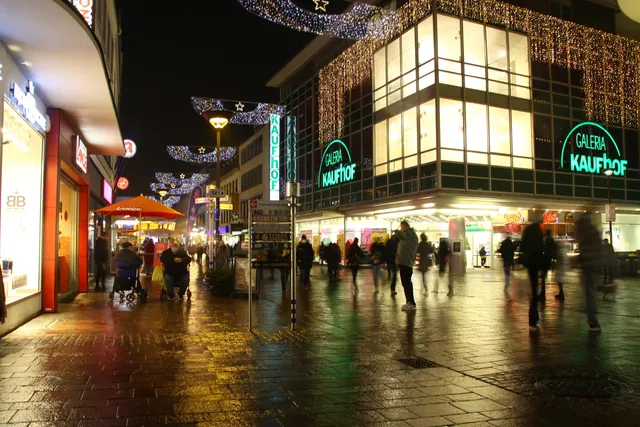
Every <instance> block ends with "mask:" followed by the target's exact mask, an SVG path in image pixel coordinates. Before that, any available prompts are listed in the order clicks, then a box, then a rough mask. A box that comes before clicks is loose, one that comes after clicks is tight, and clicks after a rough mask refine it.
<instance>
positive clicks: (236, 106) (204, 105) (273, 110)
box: [191, 96, 285, 126]
mask: <svg viewBox="0 0 640 427" xmlns="http://www.w3.org/2000/svg"><path fill="white" fill-rule="evenodd" d="M191 105H192V106H193V109H194V110H195V112H196V113H198V114H202V113H205V112H207V111H229V112H233V113H234V114H233V116H232V117H231V119H230V120H229V122H230V123H232V124H236V125H247V126H261V125H266V124H267V123H269V120H271V116H272V115H274V114H275V115H277V116H279V117H282V116H284V113H285V107H284V105H277V104H266V103H261V102H247V101H231V100H227V99H213V98H201V97H198V96H193V97H191ZM247 106H253V110H251V111H244V109H245V107H247Z"/></svg>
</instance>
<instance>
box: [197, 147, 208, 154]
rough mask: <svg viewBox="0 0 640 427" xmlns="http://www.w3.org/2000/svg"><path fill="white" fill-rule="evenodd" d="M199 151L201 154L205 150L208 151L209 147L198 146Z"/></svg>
mask: <svg viewBox="0 0 640 427" xmlns="http://www.w3.org/2000/svg"><path fill="white" fill-rule="evenodd" d="M198 151H199V152H200V154H204V152H205V151H207V149H206V148H204V147H200V148H198Z"/></svg>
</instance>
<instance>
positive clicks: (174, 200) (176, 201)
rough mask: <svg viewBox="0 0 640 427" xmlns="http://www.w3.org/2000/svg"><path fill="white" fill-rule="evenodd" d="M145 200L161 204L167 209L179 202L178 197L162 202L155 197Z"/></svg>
mask: <svg viewBox="0 0 640 427" xmlns="http://www.w3.org/2000/svg"><path fill="white" fill-rule="evenodd" d="M147 198H148V199H151V200H153V201H154V202H158V203H162V204H163V205H165V206H167V207H169V208H171V207H173V206H175V205H176V204H177V203H178V202H179V201H180V197H178V196H169V197H167V198H166V199H164V200H160V199H158V198H156V197H155V196H147Z"/></svg>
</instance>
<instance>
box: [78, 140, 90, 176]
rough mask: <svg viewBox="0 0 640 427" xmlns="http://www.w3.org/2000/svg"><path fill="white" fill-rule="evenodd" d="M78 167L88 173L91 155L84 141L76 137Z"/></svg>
mask: <svg viewBox="0 0 640 427" xmlns="http://www.w3.org/2000/svg"><path fill="white" fill-rule="evenodd" d="M76 165H78V167H79V168H80V170H81V171H82V172H84V173H87V169H88V167H89V154H88V152H87V146H86V145H84V142H82V139H80V137H79V136H76Z"/></svg>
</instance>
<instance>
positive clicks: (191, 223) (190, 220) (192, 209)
mask: <svg viewBox="0 0 640 427" xmlns="http://www.w3.org/2000/svg"><path fill="white" fill-rule="evenodd" d="M201 196H202V187H200V186H197V187H195V188H194V189H193V191H191V197H190V198H189V211H188V213H187V230H193V227H195V225H196V220H197V219H198V204H197V203H196V199H198V198H200V197H201ZM185 240H186V242H185V246H186V247H187V248H188V247H189V240H190V234H189V233H187V234H186V239H185Z"/></svg>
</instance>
